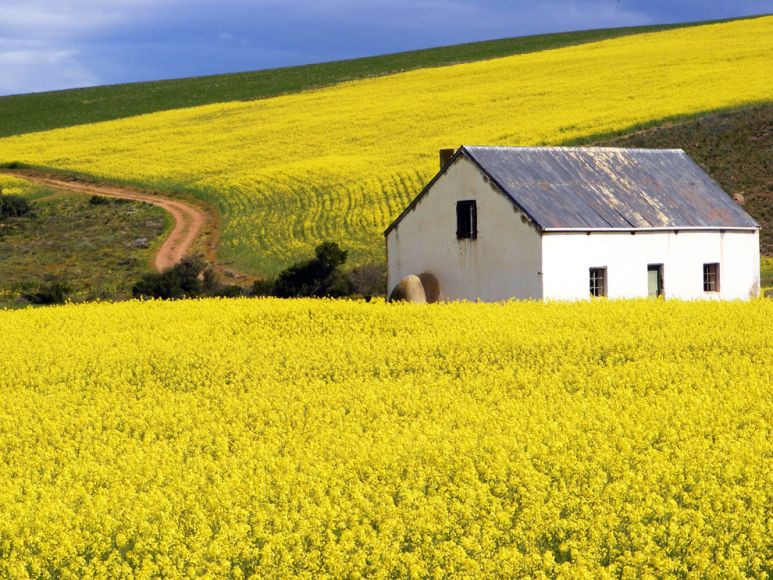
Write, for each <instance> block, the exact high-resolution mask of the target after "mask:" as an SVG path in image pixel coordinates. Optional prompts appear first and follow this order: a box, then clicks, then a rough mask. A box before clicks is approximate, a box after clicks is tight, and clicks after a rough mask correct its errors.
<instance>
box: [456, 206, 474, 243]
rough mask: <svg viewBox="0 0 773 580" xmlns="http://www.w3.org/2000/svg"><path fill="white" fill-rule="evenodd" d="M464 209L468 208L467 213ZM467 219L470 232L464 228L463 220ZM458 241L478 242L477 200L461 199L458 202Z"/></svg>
mask: <svg viewBox="0 0 773 580" xmlns="http://www.w3.org/2000/svg"><path fill="white" fill-rule="evenodd" d="M464 208H467V210H466V211H465V210H464ZM465 216H466V217H467V220H468V223H467V224H466V225H467V226H469V228H468V230H469V231H467V229H466V228H462V227H461V226H462V219H463V217H465ZM456 239H457V240H477V239H478V202H477V200H475V199H460V200H457V202H456Z"/></svg>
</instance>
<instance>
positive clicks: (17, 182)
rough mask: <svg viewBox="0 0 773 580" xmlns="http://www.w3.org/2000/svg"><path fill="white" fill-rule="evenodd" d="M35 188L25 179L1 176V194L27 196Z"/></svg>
mask: <svg viewBox="0 0 773 580" xmlns="http://www.w3.org/2000/svg"><path fill="white" fill-rule="evenodd" d="M33 189H34V186H33V185H32V184H31V183H30V182H29V181H26V180H24V179H21V178H18V177H14V176H11V175H1V174H0V192H2V193H3V194H4V195H27V194H29V193H30V191H31V190H33Z"/></svg>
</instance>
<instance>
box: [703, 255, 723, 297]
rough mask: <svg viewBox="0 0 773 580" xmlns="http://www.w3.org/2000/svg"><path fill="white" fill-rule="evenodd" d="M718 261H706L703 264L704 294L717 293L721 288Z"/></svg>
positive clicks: (720, 270)
mask: <svg viewBox="0 0 773 580" xmlns="http://www.w3.org/2000/svg"><path fill="white" fill-rule="evenodd" d="M721 272H722V269H721V268H720V267H719V262H707V263H705V264H703V291H704V292H705V293H706V294H717V293H719V292H720V289H721V288H722V285H721V283H720V282H721V277H720V276H721Z"/></svg>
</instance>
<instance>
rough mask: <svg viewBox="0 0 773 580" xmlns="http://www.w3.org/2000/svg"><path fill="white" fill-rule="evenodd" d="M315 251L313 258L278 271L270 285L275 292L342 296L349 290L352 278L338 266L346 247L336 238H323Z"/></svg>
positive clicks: (348, 292)
mask: <svg viewBox="0 0 773 580" xmlns="http://www.w3.org/2000/svg"><path fill="white" fill-rule="evenodd" d="M314 253H315V255H316V257H315V258H313V259H311V260H307V261H305V262H300V263H299V264H295V265H293V266H290V267H289V268H287V269H286V270H284V271H282V272H281V273H280V274H279V277H278V278H277V280H276V282H275V283H274V288H273V293H274V295H275V296H279V297H280V298H292V297H300V296H315V297H324V296H329V297H341V296H348V295H349V294H351V292H352V284H351V280H350V279H349V277H348V275H347V274H346V273H345V272H343V271H342V270H341V266H343V264H344V263H345V262H346V257H347V252H346V250H343V249H341V248H340V247H339V245H338V244H336V243H335V242H324V243H322V244H320V245H319V246H317V247H316V249H315V250H314Z"/></svg>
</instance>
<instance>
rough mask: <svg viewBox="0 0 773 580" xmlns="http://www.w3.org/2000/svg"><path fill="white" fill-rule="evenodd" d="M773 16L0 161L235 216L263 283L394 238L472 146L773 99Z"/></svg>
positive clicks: (373, 82) (590, 131)
mask: <svg viewBox="0 0 773 580" xmlns="http://www.w3.org/2000/svg"><path fill="white" fill-rule="evenodd" d="M771 55H773V17H765V18H757V19H751V20H742V21H736V22H729V23H723V24H714V25H707V26H699V27H691V28H685V29H680V30H673V31H666V32H658V33H652V34H642V35H635V36H629V37H625V38H618V39H614V40H608V41H603V42H598V43H592V44H586V45H582V46H575V47H568V48H561V49H558V50H547V51H543V52H538V53H532V54H525V55H517V56H512V57H506V58H500V59H494V60H489V61H482V62H476V63H468V64H462V65H456V66H448V67H441V68H431V69H422V70H417V71H412V72H407V73H402V74H397V75H392V76H387V77H381V78H374V79H367V80H360V81H356V82H350V83H344V84H341V85H337V86H334V87H329V88H325V89H321V90H315V91H309V92H304V93H297V94H291V95H286V96H281V97H277V98H271V99H265V100H260V101H253V102H234V103H225V104H216V105H208V106H202V107H196V108H190V109H181V110H174V111H167V112H161V113H155V114H150V115H144V116H140V117H134V118H128V119H123V120H118V121H111V122H106V123H99V124H94V125H85V126H80V127H73V128H68V129H61V130H56V131H50V132H44V133H38V134H29V135H23V136H19V137H11V138H7V139H3V140H0V162H3V161H5V162H8V161H21V162H26V163H31V164H37V165H45V166H53V167H58V168H66V169H72V170H78V171H82V172H85V173H89V174H93V175H95V176H98V177H102V178H109V179H117V180H125V181H131V182H135V183H139V184H141V185H147V186H150V187H153V188H158V189H164V190H167V191H178V190H180V189H187V190H191V191H193V192H195V193H196V194H197V195H200V196H201V197H203V198H204V199H206V200H208V201H210V202H212V203H213V204H215V205H216V206H217V207H218V208H219V210H220V212H221V214H222V218H223V219H222V225H223V232H222V236H221V247H220V255H221V258H223V259H225V260H233V261H235V263H236V265H238V266H240V267H242V268H244V269H247V270H251V271H253V272H255V273H257V274H273V273H276V272H277V271H278V270H280V269H281V268H283V267H285V266H287V265H288V264H289V263H292V262H295V261H297V260H299V259H302V258H304V257H305V256H308V255H309V254H310V253H311V251H312V249H313V247H314V246H315V245H316V244H317V243H319V241H321V240H325V239H334V240H338V241H341V242H343V243H345V245H346V246H347V247H348V248H349V249H350V250H351V255H350V257H351V258H352V259H353V261H354V262H364V261H369V260H377V261H381V260H382V259H383V239H382V237H381V232H382V231H383V229H384V228H385V227H386V226H387V225H388V224H389V223H390V222H391V220H392V219H394V218H395V217H396V216H397V215H398V214H399V212H400V211H401V210H402V208H403V207H405V205H406V204H407V203H408V201H409V200H410V199H411V198H412V197H413V196H415V195H416V194H417V193H418V191H419V190H420V188H421V187H422V186H423V185H424V184H425V183H426V182H427V181H428V179H429V178H430V177H431V175H432V174H433V173H434V172H435V171H436V169H437V163H438V161H437V151H438V149H440V148H443V147H454V146H458V145H460V144H462V143H465V144H473V145H474V144H492V145H493V144H506V145H536V144H560V143H566V142H570V141H574V140H577V139H581V138H587V137H590V136H593V135H600V134H605V133H609V132H615V131H623V130H627V129H630V128H631V127H635V126H638V125H642V124H647V123H652V122H655V121H658V120H662V119H664V118H669V117H673V116H678V115H689V114H697V113H701V112H705V111H710V110H714V109H719V108H724V107H732V106H739V105H743V104H747V103H752V102H760V101H766V100H769V99H770V98H771V94H773V75H771V74H770V71H771V68H773V59H772V58H771Z"/></svg>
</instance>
